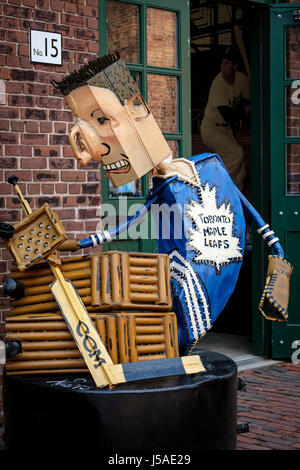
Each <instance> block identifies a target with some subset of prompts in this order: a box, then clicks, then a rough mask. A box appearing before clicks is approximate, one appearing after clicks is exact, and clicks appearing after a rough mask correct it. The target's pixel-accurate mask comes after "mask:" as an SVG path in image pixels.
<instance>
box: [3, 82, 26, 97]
mask: <svg viewBox="0 0 300 470" xmlns="http://www.w3.org/2000/svg"><path fill="white" fill-rule="evenodd" d="M25 85H26V84H24V86H25ZM5 90H6V93H23V83H18V82H6V83H5ZM24 93H25V94H26V91H25V90H24Z"/></svg>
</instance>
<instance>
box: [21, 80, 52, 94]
mask: <svg viewBox="0 0 300 470" xmlns="http://www.w3.org/2000/svg"><path fill="white" fill-rule="evenodd" d="M48 77H49V76H48ZM49 89H50V87H49V85H46V84H38V83H24V93H25V94H30V95H31V94H32V95H45V96H48V95H49Z"/></svg>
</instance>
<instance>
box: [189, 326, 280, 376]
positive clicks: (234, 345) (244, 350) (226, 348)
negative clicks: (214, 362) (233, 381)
mask: <svg viewBox="0 0 300 470" xmlns="http://www.w3.org/2000/svg"><path fill="white" fill-rule="evenodd" d="M197 349H206V350H208V351H215V352H218V353H221V354H225V356H228V357H230V358H231V359H232V360H234V361H235V362H236V364H237V367H238V371H242V370H247V369H254V368H257V367H263V366H268V365H272V364H276V363H277V362H278V361H275V360H273V359H269V358H265V357H259V356H254V355H253V354H252V340H251V338H248V337H247V336H237V335H229V334H224V333H213V332H208V333H207V334H206V335H205V336H204V338H202V340H201V341H200V342H199V344H198V345H197V347H196V348H195V349H194V351H193V353H197Z"/></svg>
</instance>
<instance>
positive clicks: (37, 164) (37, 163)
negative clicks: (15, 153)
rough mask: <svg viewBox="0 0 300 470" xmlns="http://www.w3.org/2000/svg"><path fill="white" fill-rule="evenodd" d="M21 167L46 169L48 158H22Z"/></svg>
mask: <svg viewBox="0 0 300 470" xmlns="http://www.w3.org/2000/svg"><path fill="white" fill-rule="evenodd" d="M21 167H22V168H24V169H28V170H29V169H30V170H34V169H39V170H42V169H45V168H47V159H46V158H39V157H33V158H22V161H21Z"/></svg>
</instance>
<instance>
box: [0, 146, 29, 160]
mask: <svg viewBox="0 0 300 470" xmlns="http://www.w3.org/2000/svg"><path fill="white" fill-rule="evenodd" d="M5 153H6V155H11V156H16V157H17V156H24V157H30V156H31V155H32V148H31V147H24V145H6V146H5Z"/></svg>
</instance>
